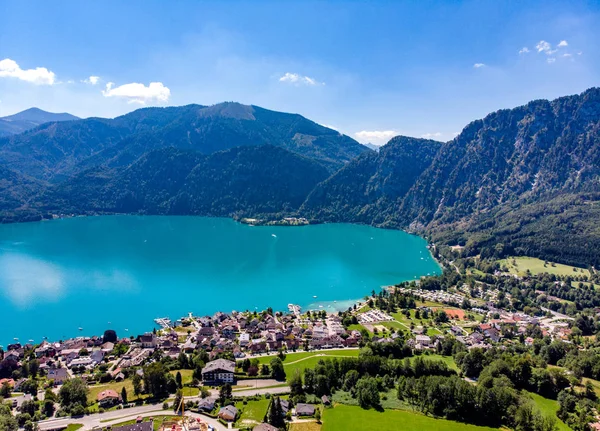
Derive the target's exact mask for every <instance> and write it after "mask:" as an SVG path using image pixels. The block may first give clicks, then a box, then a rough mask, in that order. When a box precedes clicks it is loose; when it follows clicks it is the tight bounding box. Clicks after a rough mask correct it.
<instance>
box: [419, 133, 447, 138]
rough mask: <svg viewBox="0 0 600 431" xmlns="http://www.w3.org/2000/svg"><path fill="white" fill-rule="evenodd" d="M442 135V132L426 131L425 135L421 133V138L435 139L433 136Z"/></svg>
mask: <svg viewBox="0 0 600 431" xmlns="http://www.w3.org/2000/svg"><path fill="white" fill-rule="evenodd" d="M440 136H442V134H441V132H435V133H424V134H423V135H421V138H423V139H433V138H439V137H440Z"/></svg>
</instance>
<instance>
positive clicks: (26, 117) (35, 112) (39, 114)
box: [0, 107, 80, 125]
mask: <svg viewBox="0 0 600 431" xmlns="http://www.w3.org/2000/svg"><path fill="white" fill-rule="evenodd" d="M79 119H80V118H79V117H76V116H75V115H71V114H69V113H67V112H61V113H54V112H48V111H44V110H43V109H40V108H36V107H32V108H29V109H25V110H24V111H21V112H17V113H16V114H13V115H8V116H6V117H0V120H4V121H29V122H31V123H37V124H36V125H38V124H42V123H48V122H50V121H72V120H79Z"/></svg>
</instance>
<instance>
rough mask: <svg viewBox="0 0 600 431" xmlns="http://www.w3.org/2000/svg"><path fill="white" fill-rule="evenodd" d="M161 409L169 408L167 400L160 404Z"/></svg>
mask: <svg viewBox="0 0 600 431" xmlns="http://www.w3.org/2000/svg"><path fill="white" fill-rule="evenodd" d="M162 408H163V410H169V403H168V402H166V401H165V402H164V403H163V405H162Z"/></svg>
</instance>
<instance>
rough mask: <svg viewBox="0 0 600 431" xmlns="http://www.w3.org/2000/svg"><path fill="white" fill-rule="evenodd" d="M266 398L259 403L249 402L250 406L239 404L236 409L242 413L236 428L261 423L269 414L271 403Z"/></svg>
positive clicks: (236, 404)
mask: <svg viewBox="0 0 600 431" xmlns="http://www.w3.org/2000/svg"><path fill="white" fill-rule="evenodd" d="M270 401H271V400H268V399H266V398H263V399H260V400H258V401H248V404H246V405H244V403H242V402H241V401H240V402H237V403H235V407H236V408H237V409H238V410H239V411H240V417H239V419H238V420H237V422H236V427H241V426H252V425H257V424H259V423H261V422H262V421H263V419H264V417H265V415H266V414H267V409H268V408H269V402H270Z"/></svg>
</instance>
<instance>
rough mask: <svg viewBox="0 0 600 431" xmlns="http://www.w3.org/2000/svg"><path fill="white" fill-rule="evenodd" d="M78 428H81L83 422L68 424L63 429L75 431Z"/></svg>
mask: <svg viewBox="0 0 600 431" xmlns="http://www.w3.org/2000/svg"><path fill="white" fill-rule="evenodd" d="M79 428H83V424H69V425H67V427H66V428H65V431H77V430H78V429H79Z"/></svg>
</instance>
